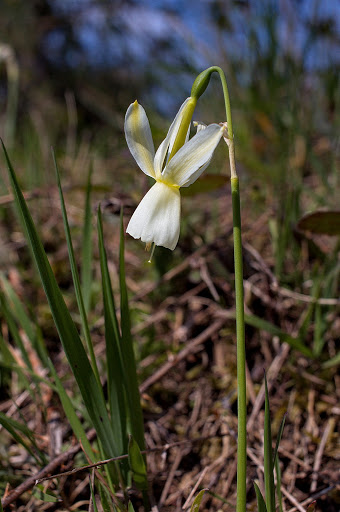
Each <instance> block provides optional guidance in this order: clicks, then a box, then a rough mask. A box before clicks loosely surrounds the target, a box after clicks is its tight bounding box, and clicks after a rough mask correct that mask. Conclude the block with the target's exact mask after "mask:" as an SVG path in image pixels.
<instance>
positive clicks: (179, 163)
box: [162, 124, 224, 187]
mask: <svg viewBox="0 0 340 512" xmlns="http://www.w3.org/2000/svg"><path fill="white" fill-rule="evenodd" d="M223 133H224V129H223V128H222V127H220V126H219V125H218V124H210V125H209V126H207V128H206V129H205V130H201V131H200V132H199V133H197V134H196V135H195V136H194V137H193V138H192V139H191V140H189V142H187V143H186V144H185V145H184V146H183V147H181V149H180V150H179V151H178V152H177V153H176V154H175V155H174V156H173V158H172V159H171V160H170V162H169V164H168V165H167V166H166V168H165V169H164V171H163V175H162V177H163V178H164V180H167V181H168V182H170V183H172V184H174V185H178V186H180V187H183V186H185V185H186V184H187V183H188V182H189V181H190V183H193V181H191V176H192V175H193V174H194V173H196V172H197V171H198V170H199V169H200V168H201V167H203V166H205V165H206V164H207V163H208V162H209V160H211V158H212V156H213V153H214V151H215V148H216V146H217V144H218V143H219V141H220V140H221V137H222V136H223ZM202 172H203V171H202ZM199 175H200V174H198V175H197V177H196V178H195V179H197V178H198V177H199Z"/></svg>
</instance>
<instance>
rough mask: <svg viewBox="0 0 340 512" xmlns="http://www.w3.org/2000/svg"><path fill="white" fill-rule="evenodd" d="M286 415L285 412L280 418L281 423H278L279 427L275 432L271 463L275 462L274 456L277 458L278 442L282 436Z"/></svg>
mask: <svg viewBox="0 0 340 512" xmlns="http://www.w3.org/2000/svg"><path fill="white" fill-rule="evenodd" d="M286 416H287V413H285V414H284V415H283V418H282V420H281V423H280V428H279V431H278V433H277V439H276V445H275V450H274V456H273V464H275V461H276V458H277V453H278V449H279V444H280V442H281V437H282V434H283V429H284V426H285V422H286Z"/></svg>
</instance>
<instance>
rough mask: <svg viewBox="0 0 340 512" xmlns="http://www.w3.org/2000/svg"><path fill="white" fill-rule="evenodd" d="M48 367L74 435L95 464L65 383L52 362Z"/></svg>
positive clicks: (49, 362) (92, 453) (94, 458)
mask: <svg viewBox="0 0 340 512" xmlns="http://www.w3.org/2000/svg"><path fill="white" fill-rule="evenodd" d="M48 366H49V369H50V372H51V373H52V376H53V378H54V382H55V384H56V388H57V393H58V395H59V398H60V401H61V404H62V406H63V409H64V412H65V414H66V417H67V419H68V421H69V423H70V425H71V428H72V430H73V432H74V435H75V436H76V438H77V439H78V441H80V442H81V445H82V447H83V449H84V451H85V453H86V454H87V456H88V458H89V459H90V460H91V461H92V462H93V461H95V460H96V457H95V455H94V452H93V450H92V447H91V444H90V442H89V440H88V439H87V436H86V433H85V430H84V428H83V426H82V424H81V422H80V420H79V418H78V416H77V414H76V411H75V409H74V407H73V404H72V402H71V400H70V398H69V396H68V394H67V393H66V391H65V388H64V386H63V383H62V382H61V380H60V379H59V377H58V375H57V372H56V370H55V368H54V366H53V364H52V361H50V360H48Z"/></svg>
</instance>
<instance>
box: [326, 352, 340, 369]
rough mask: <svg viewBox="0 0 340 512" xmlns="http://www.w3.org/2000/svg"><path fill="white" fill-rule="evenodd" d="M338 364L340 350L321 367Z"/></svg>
mask: <svg viewBox="0 0 340 512" xmlns="http://www.w3.org/2000/svg"><path fill="white" fill-rule="evenodd" d="M338 364H340V352H338V353H337V354H336V355H335V356H334V357H332V358H331V359H329V360H328V361H326V362H325V363H323V365H322V368H331V367H332V366H337V365H338Z"/></svg>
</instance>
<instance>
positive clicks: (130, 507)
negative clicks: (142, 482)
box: [128, 501, 135, 512]
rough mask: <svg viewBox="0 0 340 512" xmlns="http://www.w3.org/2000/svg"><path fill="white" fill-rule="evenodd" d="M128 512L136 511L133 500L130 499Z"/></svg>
mask: <svg viewBox="0 0 340 512" xmlns="http://www.w3.org/2000/svg"><path fill="white" fill-rule="evenodd" d="M128 512H135V509H134V508H133V505H132V503H131V501H129V505H128Z"/></svg>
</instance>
